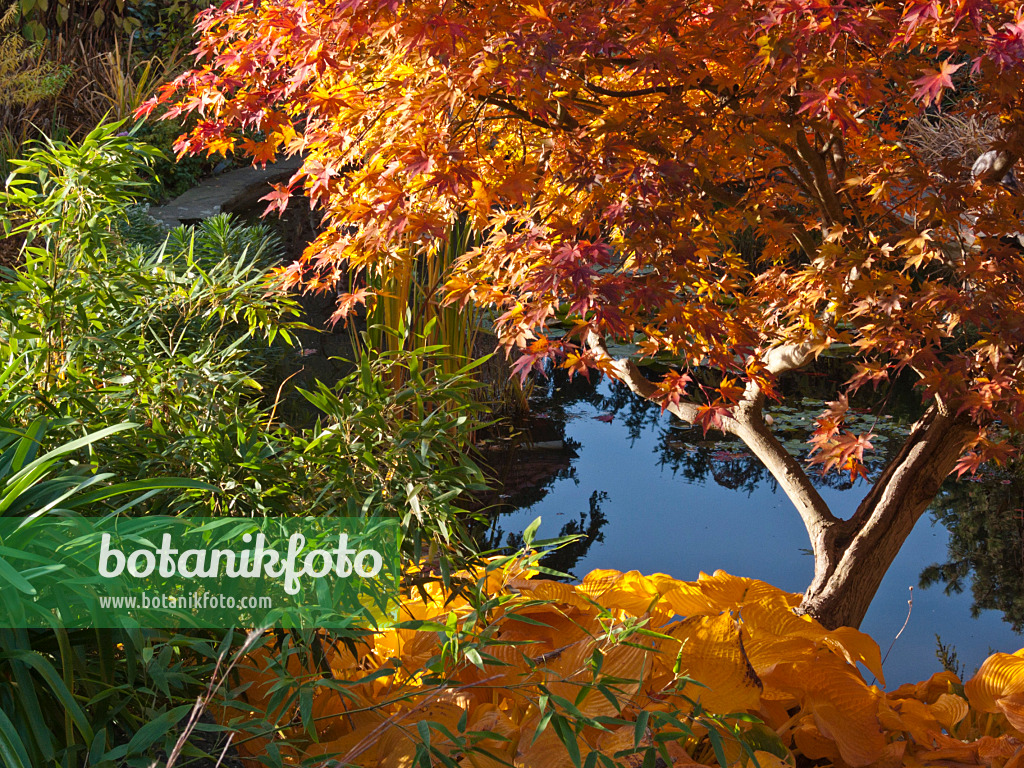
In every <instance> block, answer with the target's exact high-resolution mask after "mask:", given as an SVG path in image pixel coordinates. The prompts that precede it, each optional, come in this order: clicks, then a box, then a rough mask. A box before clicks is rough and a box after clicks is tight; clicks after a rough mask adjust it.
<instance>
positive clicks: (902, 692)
mask: <svg viewBox="0 0 1024 768" xmlns="http://www.w3.org/2000/svg"><path fill="white" fill-rule="evenodd" d="M958 685H960V678H959V677H957V676H956V675H954V674H953V673H952V672H949V671H946V670H943V671H942V672H936V673H935V674H934V675H932V676H931V677H929V678H928V679H927V680H924V681H922V682H920V683H906V684H904V685H901V686H900V687H899V688H897V689H896V690H895V691H890V692H889V693H887V694H886V698H888V699H890V700H892V699H917V700H918V701H923V702H924V703H925V704H932V703H934V702H936V701H938V699H939V696H941V695H942V694H944V693H949V692H950V691H952V690H953V688H954V687H955V686H958Z"/></svg>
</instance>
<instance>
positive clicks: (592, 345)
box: [585, 330, 699, 424]
mask: <svg viewBox="0 0 1024 768" xmlns="http://www.w3.org/2000/svg"><path fill="white" fill-rule="evenodd" d="M585 343H586V346H587V348H588V349H590V351H591V352H592V353H593V354H594V357H596V358H597V359H598V360H600V361H602V362H603V363H605V364H606V365H608V366H609V367H611V368H612V369H613V370H614V371H615V375H616V376H617V377H618V379H619V381H621V382H622V383H623V384H625V385H626V386H627V387H629V389H630V391H632V392H633V394H635V395H639V396H640V397H642V398H644V399H645V400H651V401H653V400H654V399H655V396H656V394H657V392H658V386H657V385H656V384H655V383H654V382H652V381H651V380H650V379H648V378H647V377H646V376H644V373H643V371H641V370H640V366H638V365H637V364H636V363H635V362H633V361H632V360H630V359H629V358H628V357H620V358H614V357H612V356H611V355H610V354H609V352H608V345H607V344H606V343H605V340H604V338H603V337H602V336H600V335H599V334H598V333H597V332H596V331H593V330H591V331H587V335H586V340H585ZM698 409H699V406H698V405H697V404H696V403H669V404H668V405H667V406H666V410H667V411H668V412H669V413H671V414H672V415H673V416H675V417H677V418H679V419H682V420H683V421H685V422H686V423H687V424H694V423H696V420H697V415H698Z"/></svg>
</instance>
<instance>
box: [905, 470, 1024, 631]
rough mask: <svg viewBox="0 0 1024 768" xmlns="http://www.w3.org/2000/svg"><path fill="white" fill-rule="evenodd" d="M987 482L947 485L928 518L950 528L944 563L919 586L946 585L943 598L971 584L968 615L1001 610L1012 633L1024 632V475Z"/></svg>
mask: <svg viewBox="0 0 1024 768" xmlns="http://www.w3.org/2000/svg"><path fill="white" fill-rule="evenodd" d="M1021 470H1022V467H1020V466H1018V467H1016V469H1015V471H1013V472H1012V473H1006V474H1005V475H1004V474H1002V473H1001V474H1000V475H999V476H998V477H991V478H988V479H987V481H985V482H967V481H959V482H955V481H952V480H950V481H947V483H946V485H945V487H944V488H943V491H942V493H941V494H940V496H939V498H938V499H937V500H936V504H935V506H934V507H933V509H932V516H933V517H934V518H935V520H936V521H937V522H940V523H942V524H943V525H944V526H946V528H947V529H949V548H948V551H947V557H948V558H949V559H948V560H947V561H946V562H945V563H934V564H932V565H930V566H928V567H927V568H925V569H924V571H923V572H922V573H921V586H922V587H929V586H931V585H933V584H944V585H945V587H944V589H945V592H946V594H951V593H959V592H962V591H963V590H964V587H965V586H966V584H967V582H968V579H970V586H971V596H972V597H973V604H972V606H971V613H972V615H974V616H977V615H978V614H979V613H980V612H981V611H982V610H986V609H995V610H998V611H1002V613H1003V619H1004V620H1005V621H1006V622H1008V623H1009V624H1011V625H1012V626H1013V629H1014V631H1015V632H1021V631H1024V473H1022V471H1021Z"/></svg>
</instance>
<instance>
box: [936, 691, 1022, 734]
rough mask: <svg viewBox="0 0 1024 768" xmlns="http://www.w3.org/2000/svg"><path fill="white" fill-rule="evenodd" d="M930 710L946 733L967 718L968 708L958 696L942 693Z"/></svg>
mask: <svg viewBox="0 0 1024 768" xmlns="http://www.w3.org/2000/svg"><path fill="white" fill-rule="evenodd" d="M931 710H932V714H934V715H935V719H936V720H938V721H939V722H940V723H942V727H943V728H945V729H946V730H947V731H950V730H952V729H953V727H954V726H955V725H956V724H957V723H959V722H960V721H961V720H963V719H964V718H965V717H967V713H968V712H969V711H970V707H969V706H968V705H967V702H966V701H965V700H964V699H963V698H961V697H960V696H954V695H953V694H951V693H943V694H940V695H939V698H938V699H937V700H936V702H935V703H934V704H932V705H931ZM1018 730H1020V729H1018Z"/></svg>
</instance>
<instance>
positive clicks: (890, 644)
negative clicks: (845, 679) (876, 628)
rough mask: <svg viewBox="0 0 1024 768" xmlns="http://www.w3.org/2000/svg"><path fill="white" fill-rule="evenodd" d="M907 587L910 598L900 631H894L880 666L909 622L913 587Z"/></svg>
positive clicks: (872, 682) (873, 681)
mask: <svg viewBox="0 0 1024 768" xmlns="http://www.w3.org/2000/svg"><path fill="white" fill-rule="evenodd" d="M909 589H910V599H909V600H907V618H906V619H904V620H903V626H902V627H900V631H899V632H897V633H896V637H894V638H893V639H892V642H891V643H889V650H888V651H886V652H885V656H883V657H882V666H883V667H884V666H885V660H886V659H888V658H889V654H890V653H891V652H892V648H893V646H894V645H896V641H897V640H899V639H900V635H902V634H903V630H904V629H906V628H907V624H909V623H910V612H911V611H913V610H914V588H913V587H909ZM875 680H876V678H874V677H872V678H871V683H870V684H871V685H874V684H875Z"/></svg>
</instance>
